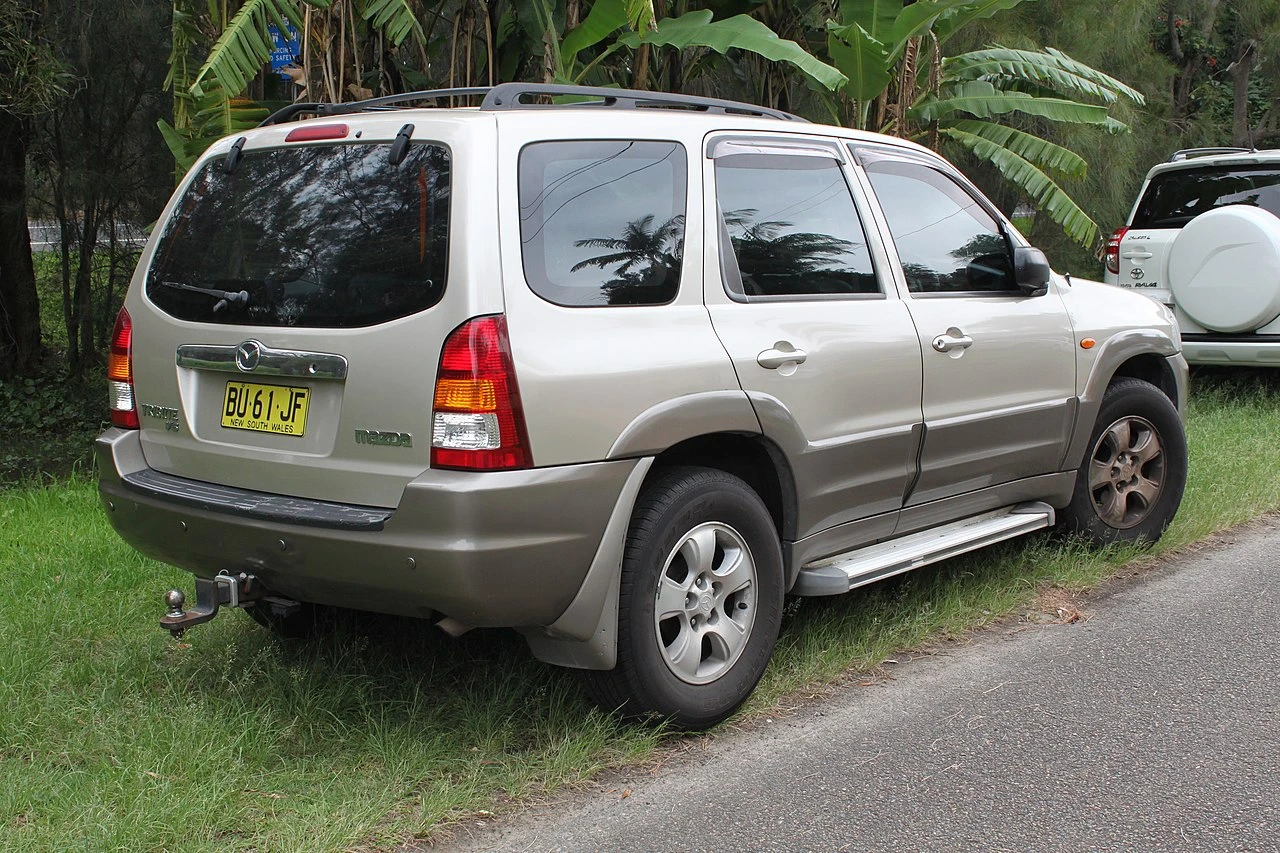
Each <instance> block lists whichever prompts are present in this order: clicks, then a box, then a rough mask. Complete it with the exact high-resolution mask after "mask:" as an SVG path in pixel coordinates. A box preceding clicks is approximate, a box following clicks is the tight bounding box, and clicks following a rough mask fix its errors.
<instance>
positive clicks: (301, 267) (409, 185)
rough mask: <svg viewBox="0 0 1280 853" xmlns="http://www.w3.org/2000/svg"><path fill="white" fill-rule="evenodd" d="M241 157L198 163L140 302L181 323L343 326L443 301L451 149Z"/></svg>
mask: <svg viewBox="0 0 1280 853" xmlns="http://www.w3.org/2000/svg"><path fill="white" fill-rule="evenodd" d="M389 151H390V146H389V145H380V144H355V145H322V146H297V147H292V148H277V149H267V150H262V151H246V152H245V154H244V156H243V158H242V159H241V160H240V162H239V163H237V164H236V166H235V168H234V169H233V170H232V171H231V173H230V174H227V173H226V171H225V170H224V169H223V160H222V159H221V158H218V159H215V160H211V161H209V162H207V163H206V164H205V165H204V167H203V168H202V169H201V170H200V172H199V174H197V175H196V176H195V178H194V179H193V180H192V182H191V184H190V185H189V186H188V188H187V190H186V192H185V193H184V194H183V196H182V199H181V200H180V201H179V202H178V205H177V208H176V209H175V212H174V215H173V218H172V219H170V220H169V222H168V223H167V224H166V225H165V230H164V233H163V234H162V236H161V238H160V242H159V244H158V245H157V246H156V254H155V257H154V259H153V260H152V264H151V269H150V271H149V272H148V275H147V284H146V293H147V296H148V298H149V299H150V300H151V301H152V302H153V303H155V305H156V306H157V307H159V308H160V309H161V310H162V311H165V312H166V313H168V314H171V315H173V316H174V317H177V318H179V319H182V320H193V321H197V322H204V323H228V324H237V325H250V326H302V327H313V328H348V327H354V326H369V325H373V324H375V323H382V322H386V321H388V320H393V319H396V318H398V317H404V316H406V315H409V314H413V313H416V312H418V311H422V310H424V309H426V308H429V307H431V306H432V305H434V304H436V303H437V302H439V301H440V297H441V296H442V295H443V294H444V287H445V273H446V270H447V266H448V256H449V192H450V187H449V185H450V170H449V152H448V151H447V150H445V148H443V147H442V146H439V145H431V144H420V143H415V144H414V145H412V146H410V148H409V150H408V152H407V154H406V156H405V158H404V160H403V161H402V162H401V163H400V164H399V165H392V164H391V163H390V162H389V161H388V153H389Z"/></svg>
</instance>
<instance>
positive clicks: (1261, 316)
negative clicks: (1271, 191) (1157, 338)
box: [1169, 204, 1280, 332]
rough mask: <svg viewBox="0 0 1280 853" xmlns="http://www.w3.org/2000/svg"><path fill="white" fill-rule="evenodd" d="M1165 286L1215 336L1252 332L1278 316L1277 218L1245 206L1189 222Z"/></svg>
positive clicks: (1172, 253)
mask: <svg viewBox="0 0 1280 853" xmlns="http://www.w3.org/2000/svg"><path fill="white" fill-rule="evenodd" d="M1169 288H1170V290H1172V291H1173V298H1174V301H1175V302H1177V304H1178V307H1180V308H1181V309H1182V310H1183V311H1184V312H1185V313H1186V315H1187V316H1188V317H1190V318H1191V319H1192V320H1195V321H1196V322H1197V323H1199V324H1200V325H1202V326H1204V327H1205V328H1206V329H1211V330H1213V331H1215V332H1252V331H1254V330H1255V329H1257V328H1259V327H1261V326H1265V325H1266V324H1267V323H1270V322H1271V321H1272V320H1274V319H1276V317H1278V316H1280V219H1277V218H1276V217H1275V216H1273V215H1271V214H1270V213H1267V212H1266V211H1265V210H1262V209H1260V208H1256V207H1249V206H1248V205H1241V204H1237V205H1231V206H1229V207H1221V208H1218V209H1217V210H1211V211H1209V212H1208V213H1204V214H1202V215H1200V216H1197V217H1196V218H1195V219H1193V220H1191V221H1190V222H1188V223H1187V224H1186V226H1185V227H1184V228H1183V229H1182V232H1181V233H1180V234H1178V236H1177V238H1176V239H1175V240H1174V241H1173V247H1172V248H1171V249H1170V251H1169Z"/></svg>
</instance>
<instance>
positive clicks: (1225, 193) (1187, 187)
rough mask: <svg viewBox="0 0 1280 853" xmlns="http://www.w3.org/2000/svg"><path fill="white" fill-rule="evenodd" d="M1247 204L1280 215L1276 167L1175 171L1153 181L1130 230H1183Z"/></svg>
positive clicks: (1158, 176) (1161, 175) (1210, 168)
mask: <svg viewBox="0 0 1280 853" xmlns="http://www.w3.org/2000/svg"><path fill="white" fill-rule="evenodd" d="M1231 204H1247V205H1249V206H1250V207H1260V208H1262V209H1263V210H1265V211H1267V212H1268V213H1271V214H1274V215H1276V216H1280V169H1277V168H1276V167H1275V166H1258V167H1247V166H1242V167H1209V168H1203V169H1173V170H1171V171H1168V172H1163V173H1161V174H1159V175H1156V176H1155V177H1154V178H1152V179H1151V183H1150V184H1148V185H1147V191H1146V192H1145V193H1144V194H1143V196H1142V201H1141V202H1140V203H1139V204H1138V209H1137V211H1136V212H1135V213H1134V215H1133V222H1132V223H1131V224H1130V227H1131V228H1181V227H1182V226H1183V225H1186V224H1187V223H1188V222H1190V221H1191V220H1192V219H1194V218H1195V217H1197V216H1199V215H1200V214H1202V213H1207V212H1208V211H1210V210H1215V209H1216V208H1219V207H1226V206H1227V205H1231Z"/></svg>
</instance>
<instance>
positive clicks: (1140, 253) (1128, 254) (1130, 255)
mask: <svg viewBox="0 0 1280 853" xmlns="http://www.w3.org/2000/svg"><path fill="white" fill-rule="evenodd" d="M1151 256H1152V255H1151V253H1150V252H1148V251H1147V250H1146V249H1126V250H1125V251H1123V252H1121V253H1120V257H1122V258H1124V259H1125V260H1126V261H1145V260H1147V259H1148V258H1150V257H1151Z"/></svg>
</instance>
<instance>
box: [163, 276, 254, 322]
mask: <svg viewBox="0 0 1280 853" xmlns="http://www.w3.org/2000/svg"><path fill="white" fill-rule="evenodd" d="M160 283H161V284H163V285H164V286H165V287H172V288H173V289H174V290H187V291H190V292H192V293H203V294H204V295H205V296H212V297H214V298H215V299H217V300H218V301H217V302H216V303H214V306H213V313H215V314H216V313H218V312H219V311H221V310H222V309H223V308H226V307H227V306H228V305H248V304H249V291H247V290H238V291H234V292H233V291H230V290H217V289H215V288H212V287H196V286H195V285H194V284H183V283H182V282H180V281H161V282H160Z"/></svg>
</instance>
